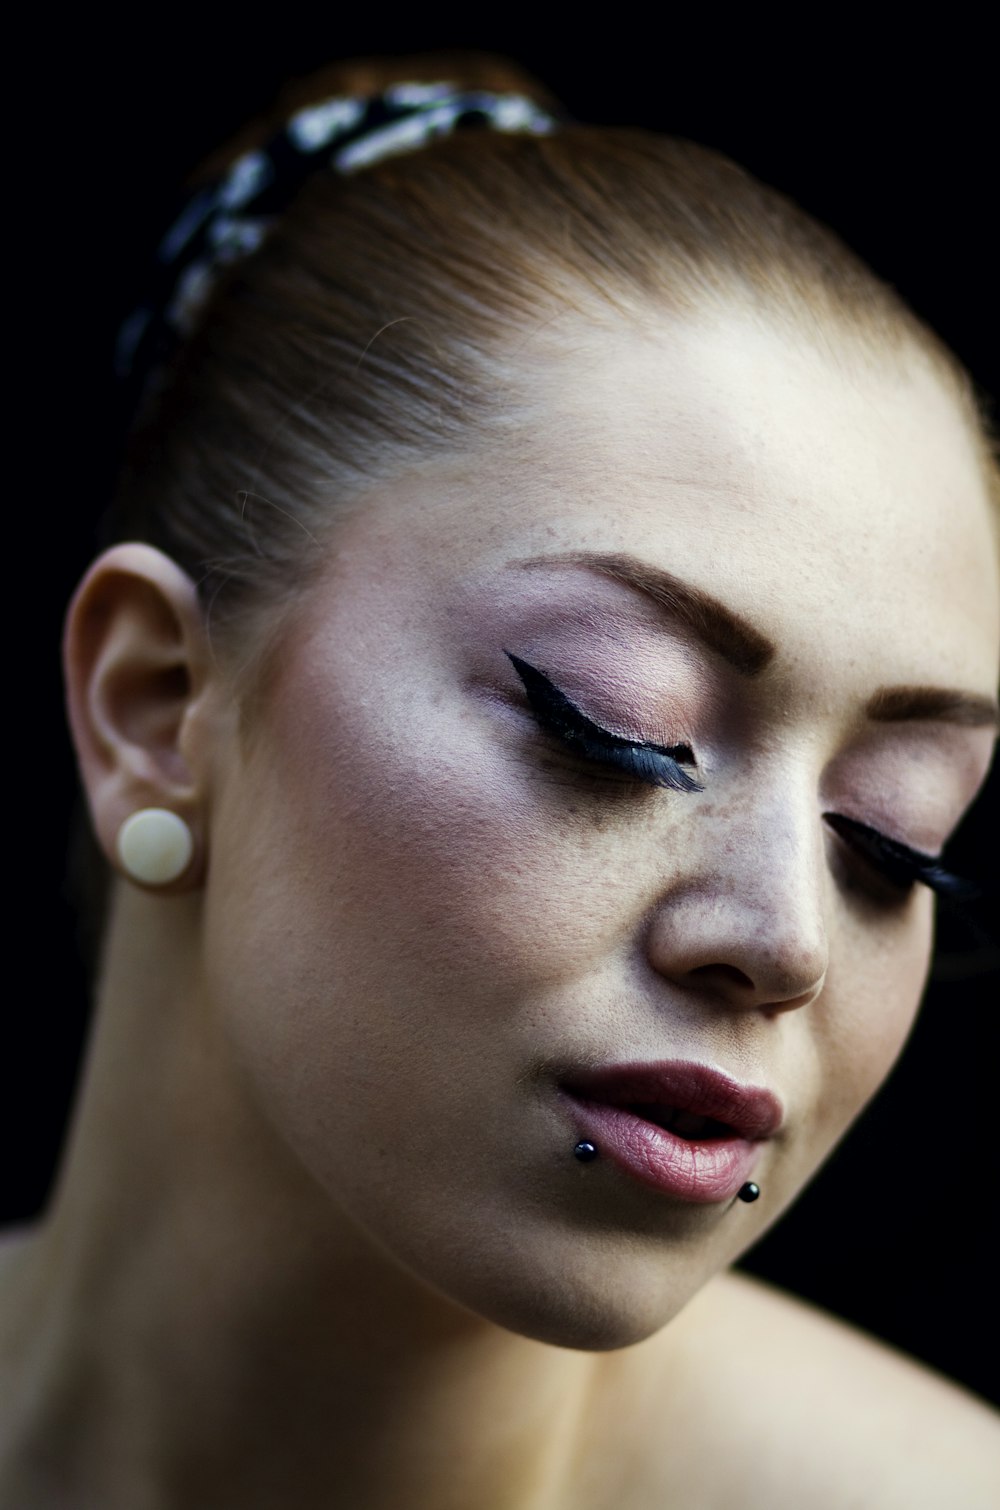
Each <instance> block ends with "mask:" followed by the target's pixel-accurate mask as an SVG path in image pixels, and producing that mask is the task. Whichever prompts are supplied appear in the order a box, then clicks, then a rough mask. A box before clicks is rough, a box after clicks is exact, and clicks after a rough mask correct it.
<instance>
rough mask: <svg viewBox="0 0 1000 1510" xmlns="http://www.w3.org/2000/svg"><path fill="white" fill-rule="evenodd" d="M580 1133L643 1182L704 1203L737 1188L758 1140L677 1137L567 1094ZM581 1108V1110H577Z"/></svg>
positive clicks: (751, 1166)
mask: <svg viewBox="0 0 1000 1510" xmlns="http://www.w3.org/2000/svg"><path fill="white" fill-rule="evenodd" d="M568 1099H569V1100H570V1101H571V1102H572V1104H573V1107H574V1109H575V1111H576V1120H577V1122H578V1124H579V1126H580V1129H581V1136H582V1137H584V1138H587V1139H589V1140H590V1141H591V1142H593V1143H594V1144H595V1145H596V1147H597V1149H598V1152H599V1153H601V1154H605V1153H606V1154H607V1156H608V1158H609V1159H611V1160H612V1162H613V1163H615V1164H617V1165H618V1167H619V1169H623V1170H624V1171H625V1173H626V1174H630V1175H632V1176H633V1178H634V1179H636V1180H639V1181H640V1182H641V1183H642V1184H643V1185H648V1186H650V1187H651V1188H652V1189H653V1190H659V1191H660V1192H661V1193H662V1194H664V1195H672V1196H674V1198H675V1199H677V1200H681V1201H692V1202H695V1203H697V1204H700V1205H708V1204H710V1203H711V1202H712V1201H728V1200H732V1199H733V1197H734V1196H736V1195H738V1194H739V1191H740V1189H741V1187H742V1186H743V1185H744V1184H745V1183H746V1181H747V1180H748V1179H749V1178H750V1175H751V1174H752V1173H753V1170H754V1166H755V1165H756V1163H757V1160H758V1158H759V1157H760V1147H761V1145H760V1143H757V1142H751V1141H750V1140H749V1139H747V1138H738V1137H732V1138H711V1139H706V1140H704V1141H703V1142H698V1141H697V1139H695V1140H690V1139H688V1138H679V1137H678V1136H677V1134H676V1133H672V1132H668V1131H667V1130H666V1128H663V1127H657V1126H656V1124H655V1122H646V1121H645V1120H644V1119H643V1118H642V1117H637V1116H635V1115H634V1113H632V1112H630V1111H627V1110H626V1109H625V1107H623V1106H608V1105H606V1104H605V1103H604V1102H600V1101H584V1100H582V1099H581V1098H579V1097H577V1096H569V1098H568ZM581 1113H582V1114H583V1115H582V1116H581Z"/></svg>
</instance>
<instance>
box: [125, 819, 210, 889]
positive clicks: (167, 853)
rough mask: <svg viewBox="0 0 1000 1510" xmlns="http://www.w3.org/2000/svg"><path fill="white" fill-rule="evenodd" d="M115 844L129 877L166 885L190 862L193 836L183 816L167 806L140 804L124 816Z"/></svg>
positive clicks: (142, 881) (183, 870)
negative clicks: (134, 811)
mask: <svg viewBox="0 0 1000 1510" xmlns="http://www.w3.org/2000/svg"><path fill="white" fill-rule="evenodd" d="M116 848H117V851H118V858H119V860H120V861H121V863H122V868H123V869H124V871H125V874H126V875H127V876H128V877H129V878H130V879H131V880H133V881H139V882H140V883H141V884H142V885H143V886H167V885H169V883H170V882H171V881H176V880H177V878H178V877H179V876H182V875H183V874H184V872H185V871H186V870H187V868H188V866H189V865H190V863H191V856H192V854H193V853H194V838H193V836H192V833H191V830H190V829H189V828H188V826H187V824H186V823H185V822H184V819H183V818H179V817H178V816H177V814H176V813H172V812H170V810H169V809H168V808H165V807H143V808H140V809H139V811H138V812H137V813H133V814H132V815H131V817H129V818H126V819H125V822H124V823H123V824H122V826H121V828H120V829H119V830H118V838H117V841H116Z"/></svg>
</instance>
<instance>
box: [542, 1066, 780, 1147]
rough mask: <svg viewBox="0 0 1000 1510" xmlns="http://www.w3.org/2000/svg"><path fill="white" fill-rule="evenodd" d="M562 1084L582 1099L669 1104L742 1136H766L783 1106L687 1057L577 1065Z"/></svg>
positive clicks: (768, 1095) (758, 1089)
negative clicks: (602, 1066)
mask: <svg viewBox="0 0 1000 1510" xmlns="http://www.w3.org/2000/svg"><path fill="white" fill-rule="evenodd" d="M562 1088H563V1089H564V1090H566V1091H569V1092H570V1094H571V1095H573V1096H576V1097H578V1098H580V1099H582V1100H584V1101H599V1102H603V1103H604V1104H605V1105H606V1106H645V1107H653V1106H659V1107H671V1108H674V1109H676V1110H678V1111H686V1112H693V1113H694V1114H695V1115H697V1116H701V1117H711V1118H712V1119H713V1120H714V1121H716V1122H724V1123H725V1124H726V1125H727V1126H728V1127H731V1128H732V1129H733V1131H734V1132H735V1133H737V1134H738V1135H739V1136H740V1137H742V1138H749V1139H760V1138H770V1137H772V1136H773V1135H774V1133H776V1132H777V1131H778V1129H779V1127H780V1126H781V1123H782V1120H783V1118H784V1111H783V1108H782V1105H781V1102H780V1101H779V1100H778V1098H777V1096H775V1095H773V1094H772V1093H771V1091H768V1090H764V1089H762V1088H761V1087H760V1086H755V1085H740V1083H739V1082H738V1081H736V1080H732V1079H730V1077H729V1076H728V1075H724V1074H722V1073H721V1072H720V1071H719V1070H713V1069H710V1068H709V1067H708V1066H707V1065H703V1064H693V1063H690V1062H688V1061H686V1060H670V1061H666V1062H663V1063H659V1064H615V1065H609V1066H608V1067H607V1068H605V1069H598V1070H581V1071H580V1072H579V1073H572V1074H570V1075H568V1076H567V1077H566V1078H565V1079H564V1080H563V1081H562Z"/></svg>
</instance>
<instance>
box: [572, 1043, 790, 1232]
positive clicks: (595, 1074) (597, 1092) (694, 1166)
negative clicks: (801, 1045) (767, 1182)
mask: <svg viewBox="0 0 1000 1510" xmlns="http://www.w3.org/2000/svg"><path fill="white" fill-rule="evenodd" d="M559 1089H560V1092H561V1094H562V1095H563V1097H564V1098H565V1099H566V1101H567V1103H568V1105H569V1108H570V1109H571V1112H572V1114H573V1119H574V1121H575V1123H576V1125H577V1127H578V1128H579V1131H580V1136H581V1137H583V1138H588V1139H590V1141H592V1142H593V1143H594V1144H595V1145H596V1147H597V1149H598V1152H599V1153H604V1154H607V1156H608V1158H609V1159H610V1160H611V1161H612V1162H613V1163H615V1164H616V1165H617V1166H618V1167H619V1168H620V1169H622V1170H623V1171H624V1172H625V1173H626V1174H629V1175H631V1176H632V1177H633V1178H634V1179H636V1180H638V1181H640V1183H642V1184H644V1185H647V1186H650V1187H651V1188H652V1189H654V1190H658V1191H660V1192H661V1193H662V1194H664V1195H671V1196H673V1197H675V1199H678V1200H682V1201H689V1202H693V1203H696V1204H709V1203H711V1202H715V1201H725V1200H731V1199H732V1198H733V1197H734V1196H736V1195H737V1193H738V1192H739V1190H740V1187H741V1186H742V1185H743V1184H744V1183H745V1181H746V1180H748V1179H749V1177H750V1175H751V1173H752V1172H753V1169H754V1167H755V1166H756V1164H757V1162H758V1160H759V1158H760V1155H761V1145H762V1144H763V1143H764V1141H765V1140H766V1139H768V1138H771V1137H773V1136H774V1134H775V1133H776V1132H777V1131H778V1130H779V1128H780V1127H781V1124H782V1121H783V1116H784V1113H783V1110H782V1105H781V1102H780V1101H779V1100H778V1098H777V1097H776V1096H774V1095H773V1094H772V1093H771V1092H770V1091H768V1090H764V1089H762V1088H760V1087H759V1086H748V1085H740V1084H739V1082H738V1081H736V1080H732V1079H730V1077H729V1076H728V1075H724V1074H722V1073H720V1071H718V1070H713V1069H710V1068H708V1066H706V1065H701V1064H694V1063H689V1062H687V1061H680V1060H678V1061H669V1062H664V1063H659V1064H624V1065H612V1066H609V1067H607V1068H605V1069H599V1070H585V1071H580V1072H579V1073H571V1074H570V1075H568V1076H567V1077H566V1078H565V1079H564V1080H563V1081H562V1082H561V1084H560V1087H559ZM637 1108H639V1109H642V1110H645V1111H647V1112H655V1113H658V1114H660V1115H662V1116H663V1117H664V1118H666V1117H667V1116H668V1114H673V1116H674V1117H675V1118H676V1117H677V1115H678V1114H680V1113H686V1114H687V1116H688V1117H705V1118H709V1119H711V1121H712V1122H713V1123H717V1124H724V1125H723V1126H719V1127H710V1128H706V1129H705V1130H704V1131H703V1132H698V1133H695V1135H694V1136H688V1137H685V1136H682V1134H681V1132H679V1131H674V1130H672V1129H670V1128H667V1127H661V1126H660V1125H658V1123H657V1122H656V1121H652V1120H650V1119H649V1117H648V1116H645V1115H642V1110H637ZM668 1109H669V1110H668ZM682 1120H683V1119H682Z"/></svg>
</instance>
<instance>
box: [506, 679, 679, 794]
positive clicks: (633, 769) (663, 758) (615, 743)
mask: <svg viewBox="0 0 1000 1510" xmlns="http://www.w3.org/2000/svg"><path fill="white" fill-rule="evenodd" d="M504 655H505V656H506V657H507V659H508V660H509V661H510V663H511V665H512V666H513V667H514V670H515V671H516V672H517V674H518V676H519V677H520V678H521V681H522V682H523V683H524V690H525V693H526V694H527V698H528V705H529V707H530V708H531V711H532V713H534V715H535V717H536V718H537V720H538V722H539V723H540V724H541V726H542V728H544V729H545V730H547V732H548V733H550V734H555V735H556V736H557V738H559V739H561V740H562V741H563V743H564V744H567V745H569V746H570V748H571V749H573V750H576V751H577V752H578V753H579V754H581V755H583V756H584V757H585V758H586V759H587V760H593V761H596V762H598V763H599V764H603V765H614V766H618V767H619V769H621V770H623V771H627V772H628V774H629V775H630V776H634V777H636V779H637V780H639V781H645V782H647V783H649V784H650V785H651V786H663V787H668V788H670V790H671V791H675V792H700V791H703V790H704V788H703V787H702V785H701V783H700V782H698V781H695V779H694V777H693V776H689V775H688V774H687V772H686V771H685V770H682V768H681V766H682V763H683V764H684V765H693V764H694V755H693V753H692V751H691V750H690V748H689V747H688V746H687V745H674V746H673V747H672V748H670V749H665V748H664V747H663V746H662V745H653V744H646V743H645V742H642V741H638V740H631V739H622V738H621V737H620V736H619V735H617V734H612V733H611V732H610V730H608V729H602V728H601V726H600V724H595V723H594V722H593V721H592V720H591V719H589V718H588V717H587V715H586V714H585V713H582V712H581V711H580V709H579V708H578V707H577V706H576V705H575V703H571V702H570V700H569V698H568V697H567V696H566V694H565V693H564V692H560V690H559V688H558V687H556V686H554V685H553V683H552V682H550V681H549V679H548V677H547V676H545V675H543V673H542V672H541V671H538V670H537V669H536V668H535V667H534V666H529V664H528V662H527V661H522V660H521V659H520V657H519V656H516V655H512V654H511V652H510V651H509V650H505V651H504Z"/></svg>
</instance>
